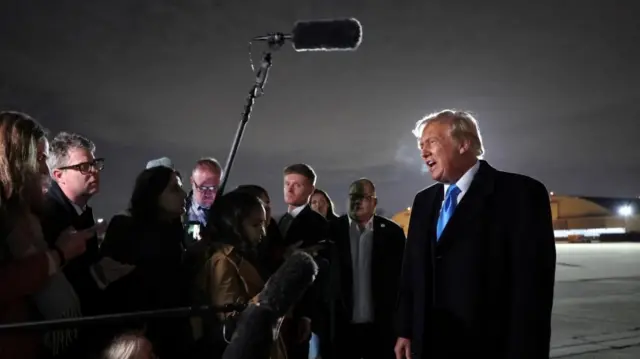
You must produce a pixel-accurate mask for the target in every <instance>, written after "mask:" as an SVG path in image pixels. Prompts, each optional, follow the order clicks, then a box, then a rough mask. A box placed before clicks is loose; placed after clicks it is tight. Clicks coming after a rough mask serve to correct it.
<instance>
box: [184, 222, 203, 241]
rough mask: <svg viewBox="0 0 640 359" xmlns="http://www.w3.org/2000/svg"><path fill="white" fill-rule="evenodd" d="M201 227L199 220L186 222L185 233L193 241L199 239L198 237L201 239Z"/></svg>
mask: <svg viewBox="0 0 640 359" xmlns="http://www.w3.org/2000/svg"><path fill="white" fill-rule="evenodd" d="M201 227H202V225H201V224H200V222H189V223H187V234H188V235H189V237H191V239H193V240H194V241H199V240H200V239H202V237H201V236H200V231H201V229H202V228H201Z"/></svg>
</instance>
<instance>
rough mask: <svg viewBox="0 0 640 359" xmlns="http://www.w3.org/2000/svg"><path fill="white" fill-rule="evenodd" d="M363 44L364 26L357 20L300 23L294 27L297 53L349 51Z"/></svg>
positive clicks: (294, 43) (294, 46) (294, 41)
mask: <svg viewBox="0 0 640 359" xmlns="http://www.w3.org/2000/svg"><path fill="white" fill-rule="evenodd" d="M361 42H362V26H361V25H360V22H359V21H358V20H356V19H353V18H351V19H338V20H315V21H298V22H296V24H295V25H294V27H293V48H294V49H295V50H296V51H348V50H355V49H357V48H358V46H360V43H361Z"/></svg>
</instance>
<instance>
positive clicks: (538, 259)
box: [398, 161, 556, 359]
mask: <svg viewBox="0 0 640 359" xmlns="http://www.w3.org/2000/svg"><path fill="white" fill-rule="evenodd" d="M443 187H444V186H443V185H442V184H435V185H433V186H431V187H429V188H427V189H425V190H423V191H421V192H419V193H418V194H417V195H416V197H415V200H414V203H413V207H412V212H411V219H410V225H409V233H408V236H407V248H406V251H405V258H404V263H403V270H402V271H403V272H402V278H401V284H400V285H401V287H400V299H399V307H398V324H399V332H400V335H399V336H400V337H404V338H408V339H410V340H411V350H412V352H413V353H414V356H413V357H414V358H417V359H420V358H462V357H465V358H467V357H475V356H486V357H491V358H496V359H497V358H509V359H528V358H532V359H533V358H536V359H542V358H545V359H546V358H549V342H550V335H551V309H552V305H553V290H554V278H555V259H556V253H555V240H554V234H553V227H552V219H551V206H550V204H549V194H548V192H547V189H546V188H545V187H544V185H542V184H541V183H540V182H538V181H536V180H534V179H532V178H529V177H526V176H522V175H518V174H512V173H506V172H501V171H497V170H495V169H494V168H492V167H491V166H490V165H489V164H488V163H486V162H485V161H481V163H480V168H479V170H478V172H477V174H476V176H475V178H474V179H473V181H472V183H471V186H470V188H469V190H468V192H467V193H466V194H465V195H464V197H463V198H462V200H461V201H460V203H459V204H458V206H457V208H456V210H455V212H454V214H453V216H452V217H451V219H450V220H449V223H448V224H447V226H446V228H445V229H444V231H443V233H442V235H441V238H440V240H439V241H436V223H437V220H438V216H439V211H440V207H441V205H442V201H443V197H444V188H443Z"/></svg>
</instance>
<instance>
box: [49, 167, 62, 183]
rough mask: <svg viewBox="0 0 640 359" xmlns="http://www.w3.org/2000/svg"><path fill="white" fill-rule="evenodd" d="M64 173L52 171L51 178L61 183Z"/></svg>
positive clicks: (57, 170) (56, 170)
mask: <svg viewBox="0 0 640 359" xmlns="http://www.w3.org/2000/svg"><path fill="white" fill-rule="evenodd" d="M63 173H64V170H59V169H57V168H56V169H54V170H53V171H51V178H53V180H54V181H56V182H59V181H60V180H61V179H62V174H63Z"/></svg>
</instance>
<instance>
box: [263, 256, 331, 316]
mask: <svg viewBox="0 0 640 359" xmlns="http://www.w3.org/2000/svg"><path fill="white" fill-rule="evenodd" d="M317 274H318V265H317V264H316V262H315V261H314V260H313V257H311V256H310V255H309V254H307V253H305V252H302V251H298V252H295V253H293V254H292V255H291V256H290V257H289V258H288V259H287V260H286V261H285V262H284V263H283V264H282V266H280V268H279V269H278V270H277V271H276V272H275V273H274V274H273V275H272V276H271V278H269V280H268V281H267V284H265V287H264V288H263V289H262V291H261V292H260V293H259V294H258V303H259V304H260V305H261V306H262V305H264V306H267V307H269V308H271V309H272V310H273V311H274V312H275V313H276V314H277V316H278V317H281V316H283V315H285V314H286V312H287V311H288V310H289V309H290V308H291V307H292V306H293V305H294V304H295V303H296V302H297V301H298V300H300V298H302V296H303V295H304V292H305V291H306V290H307V288H309V286H311V284H312V283H313V281H314V280H315V278H316V275H317Z"/></svg>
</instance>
